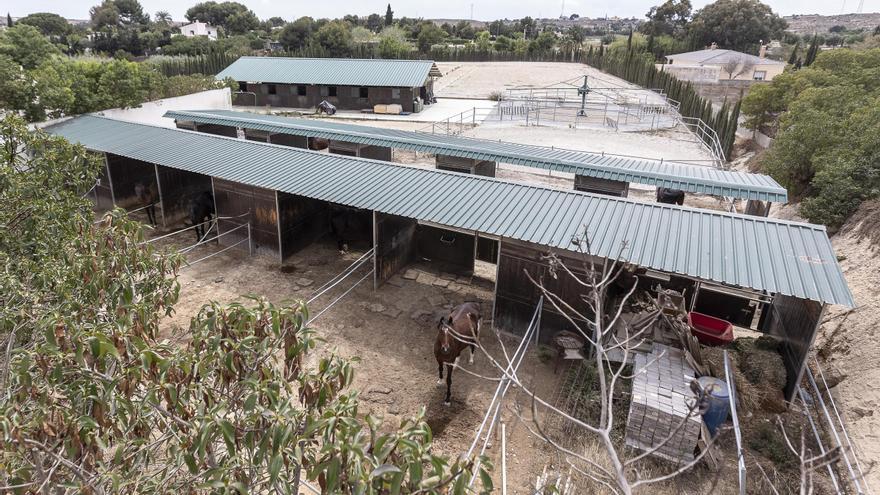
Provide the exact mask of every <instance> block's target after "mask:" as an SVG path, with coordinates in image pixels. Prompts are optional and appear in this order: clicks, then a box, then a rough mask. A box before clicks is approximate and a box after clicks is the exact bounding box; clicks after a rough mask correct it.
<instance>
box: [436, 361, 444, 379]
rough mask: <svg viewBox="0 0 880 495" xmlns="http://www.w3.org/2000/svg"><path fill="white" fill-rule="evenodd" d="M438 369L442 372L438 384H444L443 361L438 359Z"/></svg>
mask: <svg viewBox="0 0 880 495" xmlns="http://www.w3.org/2000/svg"><path fill="white" fill-rule="evenodd" d="M437 371H438V372H439V373H440V378H439V379H437V385H443V361H440V360H438V361H437Z"/></svg>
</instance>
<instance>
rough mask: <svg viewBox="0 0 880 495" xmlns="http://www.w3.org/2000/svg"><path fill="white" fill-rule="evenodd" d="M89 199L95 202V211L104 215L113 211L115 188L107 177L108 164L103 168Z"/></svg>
mask: <svg viewBox="0 0 880 495" xmlns="http://www.w3.org/2000/svg"><path fill="white" fill-rule="evenodd" d="M89 197H90V198H91V199H92V202H94V205H95V206H94V210H95V211H96V212H98V213H103V212H105V211H109V210H112V209H113V186H112V184H111V183H110V176H109V175H107V164H106V163H105V164H104V166H103V167H101V172H100V173H99V174H98V178H97V181H96V182H95V187H94V188H93V189H92V190H91V192H90V193H89Z"/></svg>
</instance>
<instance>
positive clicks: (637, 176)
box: [165, 110, 788, 203]
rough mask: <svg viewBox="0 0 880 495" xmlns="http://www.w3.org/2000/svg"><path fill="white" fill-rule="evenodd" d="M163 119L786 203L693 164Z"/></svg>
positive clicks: (262, 118)
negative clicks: (472, 159) (346, 142)
mask: <svg viewBox="0 0 880 495" xmlns="http://www.w3.org/2000/svg"><path fill="white" fill-rule="evenodd" d="M165 117H169V118H173V119H176V120H180V121H191V122H198V123H203V124H217V125H225V126H233V127H242V128H246V129H254V130H260V131H266V132H271V133H279V134H294V135H297V136H307V137H317V138H324V139H336V140H341V141H348V142H353V143H359V144H366V145H374V146H388V147H392V148H398V149H404V150H408V151H421V152H425V153H435V154H444V155H450V156H457V157H463V158H474V159H477V160H491V161H496V162H503V163H512V164H515V165H524V166H527V167H533V168H539V169H542V170H553V171H557V172H568V173H573V174H580V175H585V176H588V177H598V178H601V179H609V180H617V181H623V182H634V183H639V184H647V185H650V186H656V187H668V188H672V189H680V190H682V191H686V192H691V193H702V194H712V195H715V196H725V197H732V198H742V199H757V200H761V201H772V202H777V203H784V202H786V201H788V191H786V190H785V188H784V187H782V186H781V185H780V184H779V183H778V182H776V181H775V180H773V178H772V177H770V176H767V175H761V174H749V173H743V172H734V171H727V170H718V169H717V168H712V167H701V166H699V165H688V164H683V163H676V162H666V161H660V160H647V159H636V158H626V157H619V156H611V155H603V154H600V153H590V152H586V151H573V150H566V149H559V148H547V147H544V146H533V145H527V144H518V143H507V142H501V141H490V140H487V139H475V138H467V137H461V136H448V135H445V134H431V133H427V132H414V131H402V130H398V129H383V128H378V127H370V126H364V125H355V124H348V123H343V122H330V121H327V120H317V119H296V118H290V117H278V116H273V115H260V114H256V113H249V112H237V111H232V110H194V111H182V110H171V111H168V112H166V113H165Z"/></svg>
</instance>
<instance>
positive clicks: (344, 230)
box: [330, 208, 372, 253]
mask: <svg viewBox="0 0 880 495" xmlns="http://www.w3.org/2000/svg"><path fill="white" fill-rule="evenodd" d="M365 216H366V213H365V212H363V211H359V210H356V209H352V208H342V209H339V210H336V211H334V212H333V213H332V214H331V215H330V232H331V233H332V234H333V237H335V238H336V247H337V248H338V249H339V252H340V253H345V252H347V251H348V243H349V242H354V241H357V240H362V239H367V238H370V237H371V236H370V234H371V232H370V227H371V224H370V222H369V221H367V220H366V219H365V218H364V217H365ZM370 240H372V239H370Z"/></svg>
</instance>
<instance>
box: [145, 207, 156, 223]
mask: <svg viewBox="0 0 880 495" xmlns="http://www.w3.org/2000/svg"><path fill="white" fill-rule="evenodd" d="M147 218H148V219H149V220H150V225H156V208H155V207H154V206H153V204H152V203H150V204H149V205H147Z"/></svg>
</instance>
